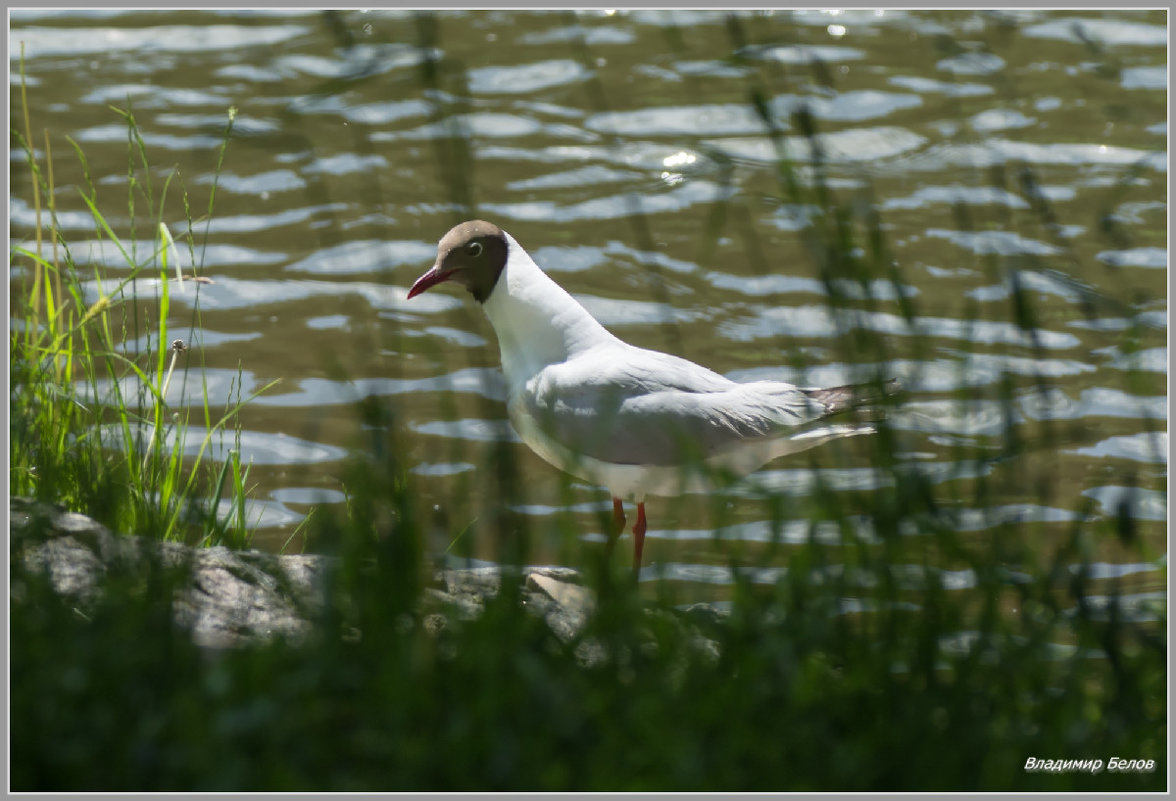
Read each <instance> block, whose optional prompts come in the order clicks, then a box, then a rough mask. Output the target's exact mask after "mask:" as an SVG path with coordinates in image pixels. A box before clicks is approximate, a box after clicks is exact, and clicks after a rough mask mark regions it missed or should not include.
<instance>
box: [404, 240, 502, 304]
mask: <svg viewBox="0 0 1176 801" xmlns="http://www.w3.org/2000/svg"><path fill="white" fill-rule="evenodd" d="M507 250H508V248H507V244H506V234H505V233H503V231H502V229H501V228H499V227H498V226H497V225H495V224H494V223H488V222H486V221H485V220H469V221H468V222H463V223H462V224H461V225H456V226H454V227H453V228H451V229H450V230H449V233H447V234H446V235H445V236H443V237H441V241H440V242H439V243H437V261H436V262H434V264H433V266H432V267H431V268H430V269H429V271H428V272H426V273H425V274H424V275H422V276H421V277H420V278H418V279H417V280H416V283H414V284H413V285H412V289H410V290H408V297H409V298H414V297H416V296H417V295H419V294H421V293H422V292H424V291H425V290H427V289H430V288H432V287H435V286H437V284H442V283H445V282H446V281H453V282H454V283H458V284H461V285H462V286H464V287H465V288H466V289H468V290H469V292H470V294H471V295H473V296H474V300H476V301H478V302H479V303H485V302H486V299H487V298H489V297H490V293H491V292H493V291H494V286H495V285H496V284H497V283H498V276H499V275H501V274H502V271H503V269H504V268H505V267H506V256H507Z"/></svg>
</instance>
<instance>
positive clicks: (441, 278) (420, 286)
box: [408, 264, 453, 300]
mask: <svg viewBox="0 0 1176 801" xmlns="http://www.w3.org/2000/svg"><path fill="white" fill-rule="evenodd" d="M451 275H453V270H442V269H441V268H440V267H438V266H437V265H436V264H434V265H433V267H432V269H430V270H429V271H428V272H427V273H425V274H424V275H422V276H421V277H420V278H418V279H417V280H416V282H415V283H414V284H413V285H412V289H410V290H408V298H409V299H410V300H411V299H412V298H415V297H416V296H417V295H419V294H421V293H422V292H424V291H425V290H426V289H429V288H431V287H435V286H437V284H440V283H443V282H445V281H448V280H449V276H451Z"/></svg>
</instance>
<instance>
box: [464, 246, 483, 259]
mask: <svg viewBox="0 0 1176 801" xmlns="http://www.w3.org/2000/svg"><path fill="white" fill-rule="evenodd" d="M466 253H468V254H470V255H471V256H473V257H474V258H475V259H476V258H478V257H479V256H481V255H482V243H481V242H470V244H469V245H467V246H466Z"/></svg>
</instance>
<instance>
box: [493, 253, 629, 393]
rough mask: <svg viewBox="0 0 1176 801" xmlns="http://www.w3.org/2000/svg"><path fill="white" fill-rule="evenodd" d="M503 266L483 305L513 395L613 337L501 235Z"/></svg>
mask: <svg viewBox="0 0 1176 801" xmlns="http://www.w3.org/2000/svg"><path fill="white" fill-rule="evenodd" d="M506 242H507V259H506V266H505V267H504V268H503V269H502V273H501V274H500V275H499V276H498V283H497V284H496V285H495V286H494V290H493V291H492V292H491V293H490V297H489V298H487V299H486V302H485V303H483V304H482V308H483V309H485V310H486V316H487V317H489V318H490V324H491V325H493V326H494V332H495V333H496V334H497V335H498V347H499V351H500V353H501V355H502V371H503V372H504V373H505V374H506V382H507V385H508V386H509V387H510V389H511V391H512V392H513V391H514V389H515V388H516V386H517V385H520V384H522V383H525V382H526V381H527V379H529V378H530V377H531V376H533V375H535V373H537V372H539V371H540V370H542V369H543V368H544V367H546V366H547V365H549V364H557V363H559V362H563V361H566V360H567V359H568V357H570V356H572V355H574V354H575V353H577V352H579V351H581V350H583V349H585V348H587V347H590V346H592V345H594V344H597V343H599V342H602V341H608V340H613V339H615V337H614V336H613V335H612V334H610V333H609V332H608V331H607V330H605V328H604V326H602V325H601V324H600V323H598V322H597V321H596V320H595V319H594V318H593V317H592V315H591V314H589V313H588V310H587V309H585V308H584V307H583V306H581V305H580V304H579V303H577V302H576V299H575V298H573V297H572V296H571V295H569V294H568V293H567V292H565V291H564V290H563V288H561V287H560V286H559V284H557V283H555V281H553V280H551V279H550V278H549V277H548V276H547V274H546V273H545V272H543V270H541V269H540V268H539V265H537V264H535V262H534V261H532V260H531V257H530V256H529V255H527V252H526V251H525V250H523V248H522V247H520V246H519V243H518V242H516V241H515V240H514V238H513V237H512V236H511V235H510V234H506Z"/></svg>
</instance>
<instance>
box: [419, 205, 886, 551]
mask: <svg viewBox="0 0 1176 801" xmlns="http://www.w3.org/2000/svg"><path fill="white" fill-rule="evenodd" d="M447 281H453V282H455V283H457V284H460V285H462V286H464V287H465V288H466V289H467V290H469V292H470V294H471V295H473V296H474V299H475V300H476V301H478V302H479V303H481V304H482V308H483V309H484V310H485V311H486V316H487V317H489V318H490V324H491V325H492V326H493V327H494V331H495V333H497V335H498V345H499V349H500V352H501V355H502V371H503V373H505V375H506V384H507V412H508V414H509V416H510V420H511V423H512V424H513V425H514V427H515V430H516V431H517V432H518V433H519V436H520V437H522V439H523V441H524V442H526V443H527V445H529V446H530V448H531V450H533V451H535V453H537V454H538V455H539V456H541V457H542V458H543V459H545V460H546V461H548V462H550V463H551V464H553V465H555V466H556V467H558V468H560V469H562V470H565V471H567V472H569V473H571V474H572V475H574V476H577V477H579V478H581V479H584V480H585V481H590V482H592V483H594V484H600V485H603V486H605V487H607V488H608V491H609V492H610V493H611V494H612V499H613V518H614V524H615V526H616V530H615V531H614V532H613V536H616V535H618V534H620V533H621V532H622V531H623V530H624V527H625V513H624V509H623V507H622V505H621V502H622V499H624V498H632V499H633V501H635V502H636V504H637V520H636V522H635V523H634V524H633V563H634V568H639V567H640V566H641V551H642V547H643V545H644V542H645V530H646V520H645V498H646V496H648V495H675V494H679V493H682V492H686V491H691V490H694V489H698V488H705V487H707V486H710V480H711V479H712V478H713V477H714V475H715V474H725V475H726V476H727V477H741V476H745V475H747V474H749V473H751V472H753V471H755V470H757V469H759V468H760V467H762V466H763V465H765V464H767V463H768V462H770V461H771V460H773V459H775V458H777V457H780V456H784V455H786V454H790V453H796V452H798V451H802V450H807V449H808V448H812V447H814V446H816V445H820V444H821V443H823V442H827V441H828V440H830V439H834V438H837V437H845V436H851V435H854V434H864V433H869V432H870V431H872V430H873V429H872V428H871V427H870V426H868V425H827V424H826V425H820V423H821V421H822V420H823V418H825V417H828V416H829V415H831V414H835V413H837V412H839V411H843V410H845V409H847V408H849V407H850V406H851V405H853V404H854V403H855V400H856V399H857V395H856V393H855V392H854V388H852V387H837V388H833V389H802V388H800V387H797V386H794V385H792V384H787V383H784V382H782V381H753V382H748V383H738V382H735V381H732V380H730V379H728V378H725V377H723V376H721V375H719V374H718V373H715V372H713V371H711V370H708V369H707V368H705V367H702V366H700V365H697V364H695V363H694V362H690V361H687V360H686V359H682V358H679V357H677V356H670V355H669V354H666V353H659V352H658V351H653V350H647V349H645V348H638V347H635V346H633V345H630V344H628V343H626V342H623V341H621V340H620V339H618V338H617V337H615V336H613V335H612V334H611V333H609V332H608V331H607V330H606V329H605V328H604V326H602V325H601V324H600V323H599V322H597V321H596V320H595V319H594V318H593V317H592V315H591V314H589V313H588V310H587V309H585V308H584V307H583V306H581V305H580V304H579V303H578V302H576V300H575V299H574V298H573V297H572V296H571V295H569V294H568V293H567V292H565V291H564V290H563V289H562V288H561V287H560V286H559V285H558V284H556V283H555V281H553V280H552V279H551V278H549V277H548V276H547V274H546V273H544V272H543V270H541V269H540V268H539V266H538V265H537V264H535V262H534V261H532V259H531V257H530V256H529V255H528V254H527V252H526V251H525V250H523V248H522V246H521V245H519V243H518V242H516V241H515V239H514V237H512V236H511V235H510V234H508V233H507V232H506V231H503V230H502V229H501V228H499V227H498V226H497V225H494V224H493V223H488V222H485V221H483V220H471V221H469V222H464V223H462V224H461V225H458V226H456V227H454V228H453V229H452V230H450V231H449V233H447V234H446V235H445V236H444V237H442V239H441V242H440V243H439V244H438V245H437V261H436V262H435V263H434V264H433V266H432V268H431V269H430V270H429V271H428V272H426V273H425V274H424V275H422V276H421V277H420V278H418V279H417V280H416V282H415V283H414V284H413V285H412V288H411V289H410V290H409V291H408V297H409V298H413V297H415V296H416V295H419V294H421V293H422V292H424V291H426V290H427V289H430V288H431V287H434V286H436V285H437V284H441V283H444V282H447ZM814 424H818V425H816V426H814Z"/></svg>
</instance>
